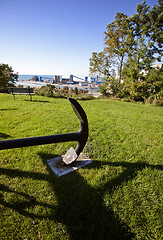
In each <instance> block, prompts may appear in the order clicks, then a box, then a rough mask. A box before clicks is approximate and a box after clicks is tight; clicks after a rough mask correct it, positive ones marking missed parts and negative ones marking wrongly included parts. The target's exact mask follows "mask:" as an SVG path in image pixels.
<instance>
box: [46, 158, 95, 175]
mask: <svg viewBox="0 0 163 240" xmlns="http://www.w3.org/2000/svg"><path fill="white" fill-rule="evenodd" d="M63 158H64V156H58V157H55V158H52V159H49V160H47V163H48V165H49V167H50V168H51V170H52V171H53V172H54V174H55V175H56V176H57V177H61V176H63V175H65V174H67V173H70V172H73V171H75V170H77V169H78V168H81V167H84V166H86V165H88V164H90V163H91V162H92V160H91V159H89V158H87V157H86V156H85V155H84V154H83V153H81V154H80V156H79V157H78V159H77V160H76V161H75V162H73V163H71V164H70V165H66V164H65V163H64V162H63Z"/></svg>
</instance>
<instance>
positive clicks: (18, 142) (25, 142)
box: [0, 98, 88, 156]
mask: <svg viewBox="0 0 163 240" xmlns="http://www.w3.org/2000/svg"><path fill="white" fill-rule="evenodd" d="M69 101H70V102H71V105H72V108H73V110H74V112H75V114H76V116H77V117H78V118H79V120H80V129H79V130H78V131H77V132H72V133H65V134H56V135H49V136H41V137H30V138H21V139H12V140H4V141H0V150H3V149H11V148H21V147H28V146H35V145H43V144H51V143H60V142H70V141H76V142H78V143H77V146H76V148H75V152H76V154H77V156H79V155H80V153H81V152H82V150H83V148H84V146H85V144H86V142H87V138H88V121H87V116H86V113H85V112H84V110H83V108H82V107H81V105H80V104H79V103H78V102H77V101H76V100H75V99H73V98H69Z"/></svg>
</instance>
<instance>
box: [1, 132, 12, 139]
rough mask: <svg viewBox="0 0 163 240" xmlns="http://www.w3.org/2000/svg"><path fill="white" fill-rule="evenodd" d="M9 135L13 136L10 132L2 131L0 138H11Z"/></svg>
mask: <svg viewBox="0 0 163 240" xmlns="http://www.w3.org/2000/svg"><path fill="white" fill-rule="evenodd" d="M9 137H11V136H10V135H9V134H6V133H1V132H0V138H2V139H6V138H9Z"/></svg>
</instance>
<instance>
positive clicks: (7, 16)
mask: <svg viewBox="0 0 163 240" xmlns="http://www.w3.org/2000/svg"><path fill="white" fill-rule="evenodd" d="M141 2H142V0H0V32H1V35H0V63H6V64H9V66H11V67H12V68H13V70H14V71H15V72H18V73H19V74H29V75H41V74H42V75H70V74H73V75H76V76H88V75H89V58H91V56H92V52H100V51H102V50H103V48H104V45H103V43H104V31H105V30H106V26H107V24H109V23H111V22H112V21H114V18H115V15H116V13H117V12H123V13H125V14H127V15H128V16H132V15H133V14H134V13H135V12H136V5H137V3H141ZM146 3H147V5H149V6H151V7H152V6H153V5H154V4H157V3H158V0H146Z"/></svg>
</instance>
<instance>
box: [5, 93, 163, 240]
mask: <svg viewBox="0 0 163 240" xmlns="http://www.w3.org/2000/svg"><path fill="white" fill-rule="evenodd" d="M80 103H81V105H82V106H83V108H84V109H85V112H86V113H87V116H88V122H89V138H88V142H87V145H86V147H85V150H84V151H85V152H86V154H87V155H88V156H89V157H90V158H91V159H92V160H93V163H92V164H90V165H88V166H87V167H85V168H81V169H79V170H77V171H74V172H72V173H70V174H67V175H65V176H62V177H60V178H57V177H55V175H54V174H53V173H52V172H51V171H50V170H49V168H48V166H47V164H46V160H47V159H51V158H52V157H54V156H55V155H60V154H64V153H65V152H66V151H67V150H68V149H69V148H70V146H74V147H75V143H58V144H51V145H42V146H35V147H26V148H18V149H10V150H1V151H0V163H1V167H0V172H1V177H0V178H1V185H0V186H1V193H0V209H1V228H0V239H7V240H8V239H28V240H30V239H34V240H35V239H45V240H46V239H50V240H51V239H64V240H66V239H70V240H72V239H74V240H77V239H80V240H96V239H98V240H100V239H101V240H104V239H107V240H116V239H139V240H142V239H146V240H147V239H151V240H153V239H157V240H161V239H162V236H163V230H162V229H161V227H162V225H163V224H162V219H163V216H162V198H163V189H162V188H163V183H162V179H163V176H162V170H163V166H162V155H163V150H162V133H163V124H162V120H163V109H162V108H160V107H153V106H150V105H142V104H134V103H127V102H119V101H111V100H107V99H103V100H102V99H101V100H100V99H97V100H90V101H81V102H80ZM0 123H1V124H0V139H1V140H3V139H13V138H23V137H32V136H42V135H51V134H59V133H66V132H72V131H76V130H77V129H78V128H79V120H78V119H77V118H76V116H75V114H74V112H73V110H72V108H71V105H70V103H69V101H68V100H65V99H54V98H46V97H39V96H34V97H33V101H32V102H30V101H29V98H28V96H16V99H15V101H14V100H13V98H12V96H10V95H7V94H0Z"/></svg>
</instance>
